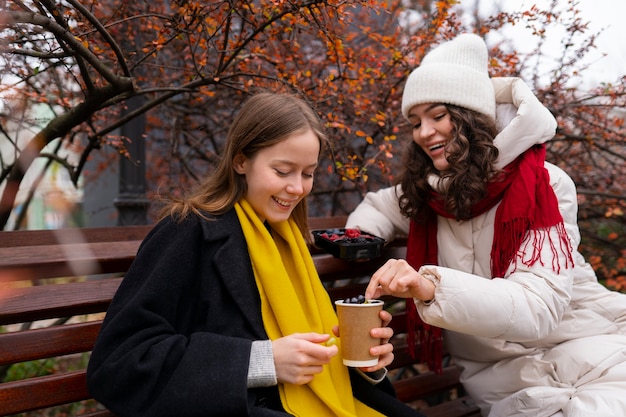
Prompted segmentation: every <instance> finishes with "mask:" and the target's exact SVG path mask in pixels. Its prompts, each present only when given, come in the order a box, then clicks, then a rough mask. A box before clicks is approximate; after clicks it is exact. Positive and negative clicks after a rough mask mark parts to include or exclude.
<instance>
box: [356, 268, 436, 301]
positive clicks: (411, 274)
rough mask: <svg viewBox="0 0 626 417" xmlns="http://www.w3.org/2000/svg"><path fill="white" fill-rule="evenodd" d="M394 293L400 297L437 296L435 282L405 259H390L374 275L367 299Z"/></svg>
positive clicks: (423, 298) (369, 285) (367, 292)
mask: <svg viewBox="0 0 626 417" xmlns="http://www.w3.org/2000/svg"><path fill="white" fill-rule="evenodd" d="M382 295H393V296H394V297H399V298H411V297H413V298H417V299H418V300H422V301H429V300H432V299H433V298H434V297H435V284H433V283H432V282H430V281H429V280H428V279H426V278H424V276H422V275H421V274H420V273H419V272H417V271H416V270H415V269H414V268H413V267H412V266H411V265H409V264H408V262H407V261H405V260H404V259H389V260H388V261H387V262H385V264H384V265H383V266H381V267H380V268H379V269H378V270H377V271H376V272H375V273H374V275H372V278H371V279H370V282H369V284H368V285H367V289H366V290H365V298H366V299H374V298H379V297H380V296H382Z"/></svg>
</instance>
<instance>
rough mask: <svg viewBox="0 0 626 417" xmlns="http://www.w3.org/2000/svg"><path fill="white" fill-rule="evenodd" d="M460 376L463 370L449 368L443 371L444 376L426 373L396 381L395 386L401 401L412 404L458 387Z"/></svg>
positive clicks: (453, 367)
mask: <svg viewBox="0 0 626 417" xmlns="http://www.w3.org/2000/svg"><path fill="white" fill-rule="evenodd" d="M460 376H461V368H459V367H457V366H449V367H446V368H444V369H443V374H442V375H436V374H435V373H434V372H425V373H423V374H419V375H417V376H413V377H408V378H405V379H401V380H398V381H395V382H394V384H393V385H394V387H395V389H396V394H397V396H398V399H399V400H400V401H403V402H411V401H415V400H419V399H423V398H424V397H428V396H430V395H432V394H435V393H437V392H442V391H444V390H447V389H451V388H454V387H456V386H458V385H459V377H460Z"/></svg>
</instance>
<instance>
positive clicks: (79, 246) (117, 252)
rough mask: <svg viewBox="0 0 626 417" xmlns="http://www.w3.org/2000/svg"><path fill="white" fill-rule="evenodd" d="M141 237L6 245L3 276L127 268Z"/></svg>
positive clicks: (17, 277)
mask: <svg viewBox="0 0 626 417" xmlns="http://www.w3.org/2000/svg"><path fill="white" fill-rule="evenodd" d="M140 243H141V241H139V240H131V241H123V242H115V243H113V242H92V243H71V244H67V245H35V246H16V247H10V248H9V247H5V248H1V250H0V255H1V256H0V280H5V281H8V280H27V279H42V278H56V277H67V276H80V275H92V274H101V273H109V272H121V271H126V270H127V269H128V267H129V266H130V264H131V263H132V261H133V259H134V258H135V255H136V254H137V249H138V248H139V245H140Z"/></svg>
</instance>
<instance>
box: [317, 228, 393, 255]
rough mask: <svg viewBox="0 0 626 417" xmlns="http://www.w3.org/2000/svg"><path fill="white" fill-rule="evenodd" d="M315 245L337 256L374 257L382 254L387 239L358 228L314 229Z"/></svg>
mask: <svg viewBox="0 0 626 417" xmlns="http://www.w3.org/2000/svg"><path fill="white" fill-rule="evenodd" d="M311 233H313V237H314V238H315V245H316V246H317V247H319V248H320V249H323V250H324V251H325V252H327V253H330V254H331V255H333V256H334V257H335V258H340V259H348V260H356V259H373V258H377V257H379V256H380V255H381V253H382V249H383V246H384V245H385V239H383V238H382V237H378V236H374V235H372V234H371V233H367V232H361V231H358V230H357V229H339V228H336V229H321V230H313V231H312V232H311Z"/></svg>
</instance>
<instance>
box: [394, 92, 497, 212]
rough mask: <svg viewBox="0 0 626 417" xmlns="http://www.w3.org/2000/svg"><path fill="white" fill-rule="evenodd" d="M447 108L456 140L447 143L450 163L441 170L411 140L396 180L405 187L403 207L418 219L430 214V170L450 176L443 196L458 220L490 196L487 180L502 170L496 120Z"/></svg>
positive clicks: (452, 107)
mask: <svg viewBox="0 0 626 417" xmlns="http://www.w3.org/2000/svg"><path fill="white" fill-rule="evenodd" d="M446 108H447V109H448V113H449V114H450V119H451V121H452V125H453V129H452V133H451V134H452V137H453V140H451V141H450V142H449V143H448V144H447V145H446V159H447V160H448V162H449V163H450V167H449V168H448V169H446V170H445V171H441V172H439V171H438V170H437V169H435V167H434V165H433V162H432V159H431V158H430V157H429V156H428V155H426V153H425V152H424V151H423V150H422V148H420V146H419V145H417V144H416V143H415V142H414V141H412V140H411V142H410V143H409V144H408V149H407V152H405V153H404V156H403V160H402V167H403V169H404V170H403V171H402V172H401V173H400V175H399V176H398V177H397V180H396V184H400V186H401V187H402V195H400V196H399V199H398V201H399V204H400V211H401V212H402V214H403V215H405V216H406V217H408V218H411V219H413V220H415V221H423V220H424V219H425V218H426V216H425V214H426V210H427V206H428V201H429V200H430V199H431V198H432V191H433V189H432V187H431V186H430V185H429V184H428V181H427V178H428V176H429V175H430V174H433V173H434V174H437V175H439V176H440V177H441V178H445V179H446V182H447V187H446V190H445V191H444V192H443V194H442V195H441V197H442V198H443V201H444V202H445V208H446V210H447V211H448V212H449V213H450V214H452V215H453V216H454V217H455V218H456V219H457V220H468V219H470V218H472V217H473V216H472V206H473V205H474V204H476V203H477V202H479V201H480V200H481V199H482V198H484V197H485V196H486V194H487V183H488V182H489V180H492V179H493V178H494V177H495V176H496V175H497V174H498V170H497V169H496V168H495V161H496V159H497V158H498V148H496V146H495V145H494V144H493V140H494V138H495V137H496V134H497V128H496V124H495V121H494V120H493V119H492V118H490V117H488V116H486V115H484V114H481V113H478V112H475V111H473V110H469V109H466V108H463V107H458V106H453V105H449V104H446Z"/></svg>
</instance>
